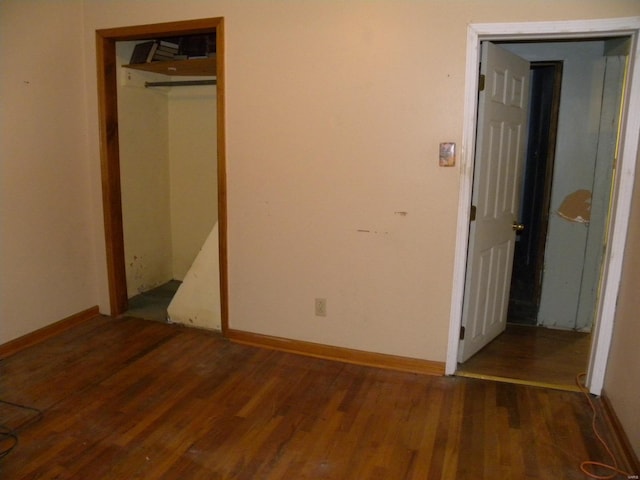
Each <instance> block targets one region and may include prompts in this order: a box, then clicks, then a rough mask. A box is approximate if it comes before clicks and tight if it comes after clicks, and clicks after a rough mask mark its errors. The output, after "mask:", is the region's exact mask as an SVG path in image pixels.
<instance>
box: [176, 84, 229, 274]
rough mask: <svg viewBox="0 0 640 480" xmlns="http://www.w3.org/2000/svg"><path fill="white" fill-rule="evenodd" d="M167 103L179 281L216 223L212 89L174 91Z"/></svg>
mask: <svg viewBox="0 0 640 480" xmlns="http://www.w3.org/2000/svg"><path fill="white" fill-rule="evenodd" d="M183 78H184V77H183ZM175 80H179V78H175ZM167 100H168V107H169V164H170V176H171V182H170V197H171V245H172V267H171V268H172V272H173V278H174V279H176V280H183V279H184V277H185V275H186V274H187V272H188V271H189V268H190V267H191V265H192V263H193V261H194V260H195V258H196V256H197V255H198V252H199V251H200V249H201V248H202V246H203V245H204V243H205V241H206V239H207V237H208V235H209V233H210V232H211V229H212V228H213V225H214V224H215V222H216V221H217V220H218V185H217V182H218V175H217V171H216V170H217V139H216V87H214V86H197V87H177V88H176V87H174V88H171V89H170V91H169V92H168V95H167Z"/></svg>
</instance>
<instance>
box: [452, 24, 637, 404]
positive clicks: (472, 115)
mask: <svg viewBox="0 0 640 480" xmlns="http://www.w3.org/2000/svg"><path fill="white" fill-rule="evenodd" d="M611 36H621V37H622V36H627V37H630V39H631V52H630V54H629V59H630V63H629V69H628V72H627V82H626V88H625V90H624V92H623V107H622V108H623V111H622V115H621V124H620V138H619V156H618V162H617V167H616V171H615V175H614V185H613V190H612V191H613V193H612V199H611V210H610V211H611V214H610V217H609V219H608V226H607V237H608V239H609V241H608V243H607V245H606V249H605V253H604V255H603V273H602V275H601V278H600V295H599V298H598V301H597V306H596V318H595V322H594V329H593V343H592V348H591V357H590V359H589V369H588V374H587V386H588V388H589V390H590V392H591V393H593V394H595V395H600V393H601V391H602V387H603V385H604V376H605V370H606V364H607V358H608V355H609V349H610V347H611V338H612V335H613V323H614V319H615V314H616V301H617V296H618V291H619V287H620V282H621V279H622V263H623V260H624V250H625V243H626V238H627V231H628V228H629V222H630V215H631V199H632V195H633V186H634V180H635V170H636V162H637V157H638V149H639V145H638V140H639V139H640V116H639V115H634V112H638V111H640V48H639V46H638V40H639V38H640V17H630V18H617V19H602V20H584V21H558V22H530V23H484V24H470V25H469V27H468V29H467V57H466V80H465V110H464V129H463V138H462V152H463V154H462V159H461V166H460V169H461V179H460V194H459V198H458V223H457V230H456V231H457V234H456V250H455V259H454V271H453V289H452V295H451V310H450V312H451V316H450V322H449V340H448V348H447V358H446V366H445V373H446V374H448V375H453V374H454V373H455V371H456V368H457V356H458V348H459V345H458V344H459V335H460V326H461V324H462V305H463V302H464V283H465V274H466V256H467V248H468V242H469V215H470V208H471V192H472V187H473V167H474V156H475V136H476V134H475V131H476V116H477V115H476V111H477V89H478V59H479V46H480V42H481V41H483V40H540V41H545V40H552V39H555V40H557V39H584V38H604V37H611Z"/></svg>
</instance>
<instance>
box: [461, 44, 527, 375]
mask: <svg viewBox="0 0 640 480" xmlns="http://www.w3.org/2000/svg"><path fill="white" fill-rule="evenodd" d="M481 58H482V60H481V66H480V72H481V74H482V75H484V89H482V90H481V92H480V94H479V98H478V124H477V125H478V131H477V146H476V161H475V172H474V183H473V194H472V203H473V205H474V207H475V208H473V207H472V211H474V210H475V220H472V221H471V224H470V229H469V248H468V254H467V270H466V277H465V293H464V304H463V307H462V308H463V310H462V327H463V332H464V335H461V340H460V346H459V349H458V361H459V362H464V361H466V360H467V359H469V358H470V357H471V356H472V355H473V354H474V353H476V352H477V351H478V350H480V349H481V348H482V347H484V346H485V345H486V344H487V343H489V342H490V341H491V340H493V339H494V338H495V337H496V336H498V335H499V334H500V333H501V332H502V331H504V329H505V327H506V323H507V306H508V303H509V288H510V284H511V269H512V267H513V250H514V244H515V238H516V229H517V228H518V226H519V223H518V215H519V211H520V192H521V186H522V167H523V163H524V154H525V147H526V137H527V129H526V126H527V108H528V102H529V62H527V61H526V60H524V59H522V58H520V57H518V56H516V55H514V54H512V53H510V52H507V51H506V50H503V49H502V48H500V47H499V46H497V45H495V44H493V43H491V42H483V43H482V57H481ZM481 84H482V81H481ZM520 228H521V226H520ZM462 337H463V338H462Z"/></svg>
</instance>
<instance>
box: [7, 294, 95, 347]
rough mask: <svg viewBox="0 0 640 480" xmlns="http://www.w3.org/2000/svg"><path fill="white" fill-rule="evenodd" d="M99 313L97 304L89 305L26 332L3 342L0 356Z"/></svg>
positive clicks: (41, 339) (50, 335) (49, 336)
mask: <svg viewBox="0 0 640 480" xmlns="http://www.w3.org/2000/svg"><path fill="white" fill-rule="evenodd" d="M99 314H100V310H98V307H97V306H95V307H91V308H88V309H86V310H83V311H82V312H78V313H76V314H74V315H71V316H69V317H67V318H64V319H62V320H60V321H57V322H55V323H52V324H51V325H47V326H46V327H42V328H39V329H38V330H36V331H34V332H31V333H27V334H26V335H23V336H22V337H18V338H16V339H14V340H11V341H9V342H7V343H3V344H2V345H0V358H7V357H10V356H11V355H14V354H16V353H18V352H19V351H21V350H24V349H25V348H28V347H31V346H33V345H36V344H37V343H40V342H42V341H44V340H46V339H47V338H51V337H53V336H55V335H58V334H60V333H61V332H64V331H65V330H68V329H70V328H71V327H74V326H76V325H78V324H80V323H83V322H86V321H87V320H89V319H91V318H93V317H95V316H97V315H99Z"/></svg>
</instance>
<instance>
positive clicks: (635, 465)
mask: <svg viewBox="0 0 640 480" xmlns="http://www.w3.org/2000/svg"><path fill="white" fill-rule="evenodd" d="M599 399H600V402H599V403H600V407H601V408H600V410H601V411H602V414H603V416H604V421H605V422H606V423H607V426H608V427H609V430H610V431H611V432H612V433H613V436H614V437H615V441H616V442H618V445H619V447H620V448H619V449H620V451H621V452H622V453H623V455H624V457H625V458H624V461H625V462H626V464H627V465H626V469H629V470H630V471H631V472H632V473H633V474H636V475H640V461H638V457H637V455H636V453H635V452H634V451H633V448H632V447H631V442H630V441H629V437H627V434H626V433H625V431H624V428H622V424H621V423H620V419H619V418H618V415H617V414H616V412H615V410H614V409H613V405H611V401H610V400H609V398H608V397H607V395H606V393H605V392H604V391H603V392H602V393H601V395H600V398H599Z"/></svg>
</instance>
